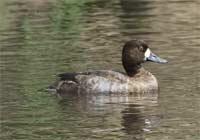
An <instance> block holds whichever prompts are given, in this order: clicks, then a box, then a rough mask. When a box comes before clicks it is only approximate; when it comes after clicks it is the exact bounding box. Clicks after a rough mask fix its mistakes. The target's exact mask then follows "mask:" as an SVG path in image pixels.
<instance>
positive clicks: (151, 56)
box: [146, 52, 168, 64]
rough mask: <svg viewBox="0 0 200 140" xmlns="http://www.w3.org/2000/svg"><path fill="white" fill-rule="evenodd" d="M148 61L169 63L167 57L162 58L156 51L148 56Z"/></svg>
mask: <svg viewBox="0 0 200 140" xmlns="http://www.w3.org/2000/svg"><path fill="white" fill-rule="evenodd" d="M146 60H147V61H152V62H156V63H162V64H164V63H167V62H168V61H167V60H165V59H162V58H160V57H158V56H157V55H155V54H154V53H152V52H151V53H150V55H149V56H148V57H147V58H146Z"/></svg>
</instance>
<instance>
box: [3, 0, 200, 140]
mask: <svg viewBox="0 0 200 140" xmlns="http://www.w3.org/2000/svg"><path fill="white" fill-rule="evenodd" d="M199 8H200V3H199V1H197V0H167V1H162V0H110V1H106V0H83V1H79V0H61V1H56V0H48V1H47V0H10V1H6V0H1V1H0V25H1V26H0V49H1V53H0V69H1V84H0V87H1V88H0V97H1V98H0V102H1V106H0V109H1V115H0V116H1V134H0V138H1V139H2V140H11V139H13V140H15V139H20V140H23V139H24V140H27V139H28V140H36V139H42V140H77V139H80V140H90V139H91V140H94V139H95V140H109V139H110V140H113V139H115V140H118V139H119V140H161V139H162V140H199V139H200V121H199V118H200V111H199V110H200V94H199V90H200V57H199V52H200V47H199V46H200V34H199V32H200V24H199V23H200V14H199V12H198V9H199ZM133 38H139V39H144V40H146V41H147V42H148V43H149V44H150V46H151V49H152V50H153V51H154V52H155V53H156V54H159V56H161V57H163V58H166V59H167V60H168V61H169V63H168V64H167V65H159V64H153V63H147V64H145V65H144V67H145V68H146V69H148V70H149V71H151V72H152V73H153V74H155V75H156V77H157V78H158V80H159V84H160V93H159V99H158V100H156V101H152V100H147V101H135V102H134V103H120V102H119V103H114V104H106V103H101V102H99V103H98V102H97V103H94V102H92V101H95V99H93V100H88V99H79V98H76V97H72V98H68V99H65V100H61V99H59V98H58V97H56V96H54V95H51V94H49V93H47V92H46V91H44V90H43V89H44V88H45V87H47V86H48V85H49V84H51V83H52V82H53V81H54V80H55V76H56V74H58V73H61V72H66V71H86V70H91V69H92V70H95V69H115V70H121V71H123V68H122V66H121V58H120V57H121V49H122V48H121V46H122V45H123V43H124V42H125V41H127V40H129V39H133ZM98 100H101V99H98ZM102 100H104V99H102Z"/></svg>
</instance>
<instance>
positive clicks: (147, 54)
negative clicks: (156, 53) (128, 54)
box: [144, 48, 151, 60]
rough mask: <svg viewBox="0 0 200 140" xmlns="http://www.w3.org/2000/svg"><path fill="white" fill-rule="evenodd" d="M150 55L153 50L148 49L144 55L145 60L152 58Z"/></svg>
mask: <svg viewBox="0 0 200 140" xmlns="http://www.w3.org/2000/svg"><path fill="white" fill-rule="evenodd" d="M150 54H151V50H150V49H149V48H148V49H147V50H146V52H145V53H144V56H145V60H146V59H147V58H148V57H149V56H150Z"/></svg>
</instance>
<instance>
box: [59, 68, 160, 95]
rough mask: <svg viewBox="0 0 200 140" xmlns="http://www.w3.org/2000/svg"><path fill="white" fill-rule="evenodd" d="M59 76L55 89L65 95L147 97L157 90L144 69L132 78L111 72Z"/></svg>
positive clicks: (155, 83)
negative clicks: (129, 95) (87, 94)
mask: <svg viewBox="0 0 200 140" xmlns="http://www.w3.org/2000/svg"><path fill="white" fill-rule="evenodd" d="M59 76H60V81H59V82H57V83H56V88H57V91H58V92H60V93H65V94H69V93H74V92H76V93H92V94H97V93H100V94H126V95H127V94H133V95H139V96H146V95H147V94H148V96H149V94H150V95H152V94H154V93H155V92H157V89H158V85H157V80H156V78H155V77H154V76H153V75H152V74H151V73H149V72H147V71H146V70H144V69H141V70H140V71H139V72H138V73H137V74H136V75H135V76H133V77H129V76H127V75H126V74H124V73H120V72H115V71H111V70H100V71H90V72H84V73H64V74H60V75H59Z"/></svg>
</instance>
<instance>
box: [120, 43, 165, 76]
mask: <svg viewBox="0 0 200 140" xmlns="http://www.w3.org/2000/svg"><path fill="white" fill-rule="evenodd" d="M146 61H151V62H156V63H167V60H165V59H162V58H160V57H158V56H156V55H155V54H154V53H152V52H151V50H150V49H149V46H148V45H147V43H146V42H145V41H143V40H131V41H128V42H127V43H126V44H125V45H124V47H123V51H122V63H123V66H124V69H125V70H126V72H127V74H128V75H129V76H133V75H135V74H136V73H137V71H138V70H139V69H140V67H141V63H144V62H146Z"/></svg>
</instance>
